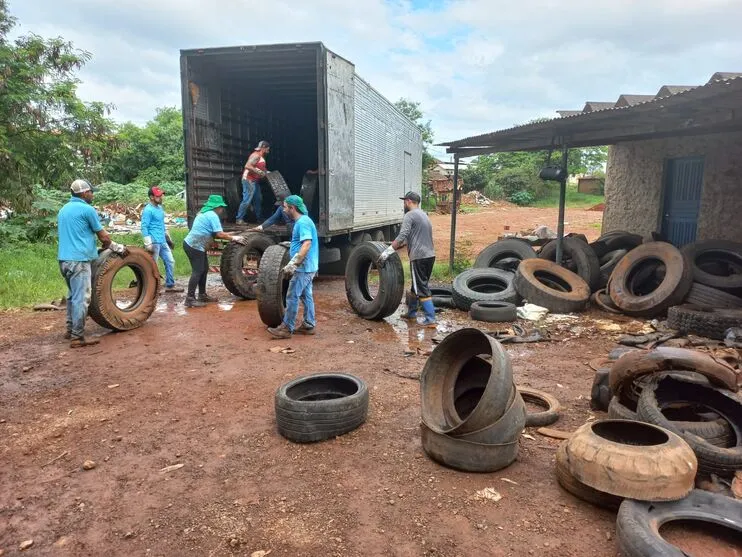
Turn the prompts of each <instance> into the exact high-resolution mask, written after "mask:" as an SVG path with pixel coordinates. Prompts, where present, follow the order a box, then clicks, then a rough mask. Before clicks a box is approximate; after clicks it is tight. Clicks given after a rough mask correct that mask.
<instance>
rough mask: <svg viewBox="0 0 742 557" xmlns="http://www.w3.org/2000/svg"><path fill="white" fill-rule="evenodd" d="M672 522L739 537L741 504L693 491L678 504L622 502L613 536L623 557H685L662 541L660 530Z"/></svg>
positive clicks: (716, 495) (677, 549) (714, 494)
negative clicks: (714, 527)
mask: <svg viewBox="0 0 742 557" xmlns="http://www.w3.org/2000/svg"><path fill="white" fill-rule="evenodd" d="M675 521H683V522H685V523H686V524H687V523H688V522H691V521H692V522H696V523H697V524H698V525H701V526H702V527H704V528H706V527H708V525H709V524H716V525H717V526H721V527H723V528H725V529H727V530H729V531H732V532H735V533H736V537H737V538H739V537H740V535H742V502H740V501H736V500H734V499H732V498H731V497H727V496H725V495H721V494H717V493H709V492H707V491H701V490H700V489H695V490H693V491H691V493H690V494H689V495H688V496H687V497H686V498H685V499H683V500H682V501H675V502H666V503H661V502H641V501H631V500H626V501H624V502H623V503H622V504H621V508H620V509H619V511H618V519H617V520H616V536H617V537H618V546H619V548H620V549H621V553H622V554H623V555H625V556H626V557H657V556H662V557H687V555H688V554H687V553H686V552H684V551H683V550H681V549H679V548H678V547H676V546H674V545H672V544H671V543H670V542H668V541H667V540H665V539H664V538H663V537H662V535H661V534H660V528H661V527H662V526H663V525H665V524H667V523H669V522H675Z"/></svg>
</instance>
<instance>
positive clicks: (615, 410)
mask: <svg viewBox="0 0 742 557" xmlns="http://www.w3.org/2000/svg"><path fill="white" fill-rule="evenodd" d="M608 417H609V418H610V419H612V420H629V421H636V420H638V419H639V415H638V414H637V413H636V410H631V409H630V408H629V407H628V406H626V405H625V404H624V403H623V402H621V399H619V398H618V397H617V396H614V397H613V398H611V402H610V403H609V404H608Z"/></svg>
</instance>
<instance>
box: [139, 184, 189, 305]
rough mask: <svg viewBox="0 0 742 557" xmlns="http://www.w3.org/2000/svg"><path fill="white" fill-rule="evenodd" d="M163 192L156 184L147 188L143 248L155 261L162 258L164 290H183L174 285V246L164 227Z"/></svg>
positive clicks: (143, 215)
mask: <svg viewBox="0 0 742 557" xmlns="http://www.w3.org/2000/svg"><path fill="white" fill-rule="evenodd" d="M163 195H165V192H164V191H162V190H161V189H160V188H158V187H157V186H152V187H151V188H149V203H147V205H145V207H144V210H143V211H142V238H143V239H144V248H145V249H146V250H147V251H149V252H150V253H151V254H152V257H154V259H155V263H157V259H158V258H162V262H163V263H164V264H165V292H183V289H182V288H180V287H178V286H175V273H174V269H175V258H174V257H173V252H172V250H173V248H174V247H175V246H174V244H173V241H172V240H171V239H170V235H169V234H168V233H167V229H166V228H165V209H163V207H162V196H163Z"/></svg>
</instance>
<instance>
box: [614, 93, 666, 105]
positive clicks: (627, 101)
mask: <svg viewBox="0 0 742 557" xmlns="http://www.w3.org/2000/svg"><path fill="white" fill-rule="evenodd" d="M655 97H656V95H621V96H620V97H618V100H617V101H616V106H634V105H635V104H639V103H643V102H647V101H651V100H652V99H654V98H655Z"/></svg>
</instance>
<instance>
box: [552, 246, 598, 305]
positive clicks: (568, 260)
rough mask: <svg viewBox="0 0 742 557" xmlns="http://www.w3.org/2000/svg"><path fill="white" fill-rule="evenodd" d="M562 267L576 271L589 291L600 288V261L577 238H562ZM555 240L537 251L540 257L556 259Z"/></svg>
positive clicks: (590, 249) (589, 248) (588, 247)
mask: <svg viewBox="0 0 742 557" xmlns="http://www.w3.org/2000/svg"><path fill="white" fill-rule="evenodd" d="M563 240H564V243H563V248H564V256H563V262H562V263H563V265H562V266H563V267H565V268H566V269H569V270H570V271H572V272H573V273H576V274H577V275H579V276H580V277H582V279H583V280H584V281H585V282H586V283H587V284H588V286H589V287H590V291H591V292H592V291H595V290H597V289H598V288H600V284H599V283H600V263H599V261H598V256H597V255H595V252H594V251H593V250H592V248H591V247H590V246H589V245H587V244H586V243H585V242H583V241H582V240H579V239H578V238H566V237H565V238H564V239H563ZM556 250H557V241H556V240H552V241H551V242H549V243H548V244H546V245H545V246H544V247H543V248H541V251H540V252H539V253H538V256H539V258H540V259H547V260H549V261H556Z"/></svg>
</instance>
